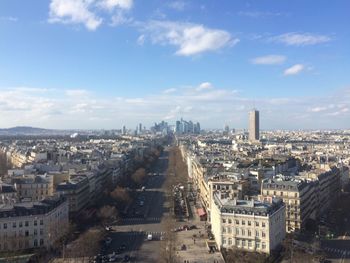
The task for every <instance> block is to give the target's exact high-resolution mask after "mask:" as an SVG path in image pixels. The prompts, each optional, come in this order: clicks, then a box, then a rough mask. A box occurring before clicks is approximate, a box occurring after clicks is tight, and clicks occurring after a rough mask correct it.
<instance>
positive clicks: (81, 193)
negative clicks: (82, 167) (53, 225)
mask: <svg viewBox="0 0 350 263" xmlns="http://www.w3.org/2000/svg"><path fill="white" fill-rule="evenodd" d="M56 191H57V193H59V194H60V195H63V196H66V197H67V199H68V203H69V215H70V217H75V216H76V215H78V214H79V213H80V212H81V211H82V210H83V209H84V208H85V207H86V206H87V205H88V204H89V202H90V186H89V180H88V178H87V177H86V176H76V177H73V178H71V179H70V180H69V181H66V182H63V183H60V184H59V185H58V186H57V187H56Z"/></svg>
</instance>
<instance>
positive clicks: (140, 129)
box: [139, 123, 142, 133]
mask: <svg viewBox="0 0 350 263" xmlns="http://www.w3.org/2000/svg"><path fill="white" fill-rule="evenodd" d="M139 132H140V133H141V132H142V123H140V124H139Z"/></svg>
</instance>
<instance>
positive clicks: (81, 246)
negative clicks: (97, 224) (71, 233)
mask: <svg viewBox="0 0 350 263" xmlns="http://www.w3.org/2000/svg"><path fill="white" fill-rule="evenodd" d="M102 238H103V232H102V231H101V229H90V230H88V231H86V232H85V233H83V234H82V235H80V237H79V238H78V239H77V240H75V241H74V242H72V243H71V244H69V248H67V251H66V253H65V257H88V258H92V257H93V256H95V255H96V254H97V253H98V251H99V248H100V243H101V240H102Z"/></svg>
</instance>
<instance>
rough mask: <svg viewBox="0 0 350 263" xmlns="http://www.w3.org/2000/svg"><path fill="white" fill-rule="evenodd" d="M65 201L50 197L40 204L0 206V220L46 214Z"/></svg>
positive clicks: (25, 203)
mask: <svg viewBox="0 0 350 263" xmlns="http://www.w3.org/2000/svg"><path fill="white" fill-rule="evenodd" d="M65 201H66V198H65V197H63V196H52V197H48V198H46V199H44V200H42V201H40V202H21V203H14V204H4V205H2V206H0V218H6V217H17V216H30V215H40V214H46V213H48V212H50V211H51V210H53V209H55V208H56V207H58V206H59V205H61V204H62V203H64V202H65Z"/></svg>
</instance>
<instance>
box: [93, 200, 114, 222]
mask: <svg viewBox="0 0 350 263" xmlns="http://www.w3.org/2000/svg"><path fill="white" fill-rule="evenodd" d="M97 216H98V217H99V218H100V219H101V221H102V223H103V224H108V223H111V222H113V221H114V220H116V219H117V217H118V211H117V209H116V208H115V207H114V206H109V205H105V206H103V207H101V208H100V210H99V211H98V213H97Z"/></svg>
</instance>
